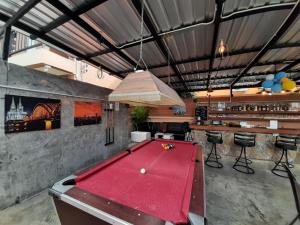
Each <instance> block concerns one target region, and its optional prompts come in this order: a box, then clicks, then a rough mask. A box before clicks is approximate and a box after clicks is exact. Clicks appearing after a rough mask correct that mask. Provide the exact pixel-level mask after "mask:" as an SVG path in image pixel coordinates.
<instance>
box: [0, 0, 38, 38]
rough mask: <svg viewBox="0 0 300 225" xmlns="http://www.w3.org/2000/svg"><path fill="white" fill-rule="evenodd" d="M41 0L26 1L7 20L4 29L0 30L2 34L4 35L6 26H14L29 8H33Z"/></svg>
mask: <svg viewBox="0 0 300 225" xmlns="http://www.w3.org/2000/svg"><path fill="white" fill-rule="evenodd" d="M40 1H41V0H28V1H27V2H25V4H24V5H23V6H22V7H21V8H20V9H19V10H18V11H17V12H16V13H14V14H13V16H12V17H11V18H9V20H7V21H6V23H5V25H4V27H3V29H2V30H1V32H0V36H1V35H3V33H4V29H5V28H6V27H11V26H13V25H14V24H15V23H16V22H18V20H19V19H20V18H22V17H23V16H24V15H25V14H26V13H27V12H28V11H29V10H31V9H32V8H33V7H34V6H35V5H36V4H38V3H39V2H40Z"/></svg>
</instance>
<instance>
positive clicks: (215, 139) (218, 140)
mask: <svg viewBox="0 0 300 225" xmlns="http://www.w3.org/2000/svg"><path fill="white" fill-rule="evenodd" d="M206 136H207V141H208V142H209V143H212V146H211V150H210V153H209V154H208V156H207V159H206V160H205V164H206V165H207V166H210V167H213V168H222V167H223V164H222V163H220V162H219V159H221V156H220V155H219V154H217V144H222V143H223V139H222V133H220V132H217V131H206Z"/></svg>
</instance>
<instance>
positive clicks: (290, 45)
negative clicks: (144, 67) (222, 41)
mask: <svg viewBox="0 0 300 225" xmlns="http://www.w3.org/2000/svg"><path fill="white" fill-rule="evenodd" d="M293 47H300V43H285V44H277V45H274V46H272V47H271V49H283V48H293ZM262 48H263V46H259V47H255V48H249V49H237V50H233V51H231V52H228V54H227V55H226V57H230V56H235V55H242V54H249V53H255V52H258V51H259V50H260V49H262ZM220 57H221V55H220V54H217V55H216V58H220ZM209 59H210V56H200V57H195V58H189V59H185V60H181V61H174V62H173V65H180V64H185V63H193V62H203V61H206V60H209ZM282 63H283V62H282ZM170 65H171V63H170ZM166 66H168V63H163V64H159V65H153V66H148V69H156V68H161V67H166ZM132 71H133V70H124V71H121V72H120V73H121V74H126V73H130V72H132Z"/></svg>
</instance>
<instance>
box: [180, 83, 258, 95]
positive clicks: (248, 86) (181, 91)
mask: <svg viewBox="0 0 300 225" xmlns="http://www.w3.org/2000/svg"><path fill="white" fill-rule="evenodd" d="M253 87H258V84H251V85H238V86H236V87H235V88H253ZM213 89H214V90H226V89H230V85H228V86H225V87H214V88H213ZM206 90H207V89H206V87H204V88H197V89H191V90H189V91H188V92H196V91H206ZM176 91H177V92H178V93H184V92H187V91H185V90H176Z"/></svg>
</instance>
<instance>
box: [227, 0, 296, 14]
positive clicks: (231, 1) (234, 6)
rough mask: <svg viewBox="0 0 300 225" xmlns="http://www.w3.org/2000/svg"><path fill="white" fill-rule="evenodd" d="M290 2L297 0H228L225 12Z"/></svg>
mask: <svg viewBox="0 0 300 225" xmlns="http://www.w3.org/2000/svg"><path fill="white" fill-rule="evenodd" d="M289 2H296V0H238V1H237V0H226V1H225V3H224V7H223V14H224V15H227V14H230V13H233V12H236V11H240V10H245V9H249V8H255V7H259V6H264V5H273V4H278V3H289Z"/></svg>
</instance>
